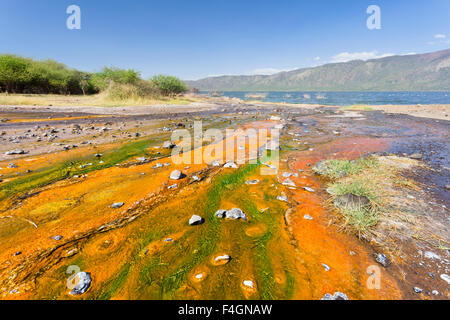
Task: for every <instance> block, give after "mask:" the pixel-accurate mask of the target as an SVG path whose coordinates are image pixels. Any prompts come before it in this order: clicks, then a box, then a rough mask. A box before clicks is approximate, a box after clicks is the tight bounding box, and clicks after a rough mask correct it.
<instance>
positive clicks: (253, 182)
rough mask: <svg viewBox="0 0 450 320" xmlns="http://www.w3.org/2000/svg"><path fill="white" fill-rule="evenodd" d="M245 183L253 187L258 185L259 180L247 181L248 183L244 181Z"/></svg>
mask: <svg viewBox="0 0 450 320" xmlns="http://www.w3.org/2000/svg"><path fill="white" fill-rule="evenodd" d="M245 183H246V184H251V185H254V184H258V183H259V180H257V179H255V180H248V181H246V182H245Z"/></svg>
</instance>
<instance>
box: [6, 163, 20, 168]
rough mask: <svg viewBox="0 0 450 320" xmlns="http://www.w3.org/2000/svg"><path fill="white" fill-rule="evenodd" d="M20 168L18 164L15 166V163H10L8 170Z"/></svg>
mask: <svg viewBox="0 0 450 320" xmlns="http://www.w3.org/2000/svg"><path fill="white" fill-rule="evenodd" d="M18 167H19V166H18V165H17V164H15V163H8V168H10V169H15V168H18Z"/></svg>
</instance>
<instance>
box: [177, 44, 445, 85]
mask: <svg viewBox="0 0 450 320" xmlns="http://www.w3.org/2000/svg"><path fill="white" fill-rule="evenodd" d="M186 83H187V84H188V85H189V86H190V87H195V88H198V89H200V90H205V91H216V90H217V91H433V90H435V91H450V49H447V50H443V51H438V52H432V53H426V54H415V55H403V56H391V57H386V58H381V59H373V60H367V61H362V60H355V61H350V62H344V63H330V64H325V65H322V66H319V67H314V68H304V69H298V70H294V71H289V72H280V73H276V74H273V75H254V76H220V77H210V78H205V79H201V80H197V81H186Z"/></svg>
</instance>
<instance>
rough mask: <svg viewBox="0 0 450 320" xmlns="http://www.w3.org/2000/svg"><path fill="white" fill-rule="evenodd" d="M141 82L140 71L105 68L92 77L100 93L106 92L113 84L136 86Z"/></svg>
mask: <svg viewBox="0 0 450 320" xmlns="http://www.w3.org/2000/svg"><path fill="white" fill-rule="evenodd" d="M139 81H141V77H140V73H139V71H135V70H132V69H129V70H125V69H119V68H107V67H104V68H103V70H102V71H101V72H97V73H95V74H93V75H92V77H91V83H92V84H93V85H94V86H95V87H96V88H98V90H100V91H102V90H106V89H107V88H108V87H109V86H110V84H111V83H117V84H129V85H135V84H137V83H138V82H139Z"/></svg>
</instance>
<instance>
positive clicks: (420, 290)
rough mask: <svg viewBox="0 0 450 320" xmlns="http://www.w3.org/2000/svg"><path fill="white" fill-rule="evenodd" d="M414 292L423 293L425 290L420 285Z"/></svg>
mask: <svg viewBox="0 0 450 320" xmlns="http://www.w3.org/2000/svg"><path fill="white" fill-rule="evenodd" d="M414 292H415V293H422V292H423V290H422V289H421V288H419V287H414Z"/></svg>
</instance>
